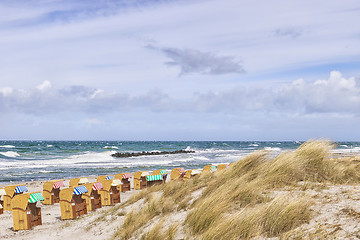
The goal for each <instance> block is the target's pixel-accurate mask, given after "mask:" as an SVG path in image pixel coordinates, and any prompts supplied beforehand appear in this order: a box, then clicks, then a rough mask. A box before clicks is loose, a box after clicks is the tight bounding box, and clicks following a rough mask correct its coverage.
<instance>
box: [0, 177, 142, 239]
mask: <svg viewBox="0 0 360 240" xmlns="http://www.w3.org/2000/svg"><path fill="white" fill-rule="evenodd" d="M88 179H89V181H90V182H95V181H96V178H94V177H88ZM43 183H44V182H43V181H33V182H26V183H23V184H25V185H26V187H27V188H28V190H29V192H37V191H40V192H42V185H43ZM64 183H65V187H68V186H69V180H66V181H64ZM9 185H10V184H9ZM5 186H6V185H0V188H3V187H5ZM137 191H139V190H133V189H132V190H131V191H128V192H125V193H120V198H121V202H125V201H127V200H128V199H129V197H130V196H131V195H133V194H134V193H135V192H137ZM37 206H38V207H40V208H41V216H42V225H40V226H36V227H34V228H33V229H31V230H21V231H13V228H12V227H13V217H12V212H10V211H4V214H0V239H24V240H27V239H29V240H30V239H39V240H42V239H44V240H45V239H72V238H74V237H76V238H77V239H93V238H94V236H95V235H97V236H98V238H97V239H111V235H112V234H113V231H112V230H111V229H110V230H109V231H108V232H106V231H105V232H104V231H103V230H100V228H99V229H97V230H95V231H87V230H86V229H85V228H86V226H88V225H89V223H90V222H91V221H93V220H94V219H96V218H97V217H98V216H99V215H101V214H102V213H103V212H104V211H107V210H109V209H110V208H111V206H104V207H102V208H100V209H97V210H96V211H92V212H88V214H87V215H85V216H81V217H80V218H78V219H75V220H61V213H60V203H55V204H54V205H44V204H42V203H41V202H38V203H37ZM106 225H107V227H110V228H111V224H108V223H107V224H106ZM117 226H118V222H116V223H115V224H114V229H116V227H117Z"/></svg>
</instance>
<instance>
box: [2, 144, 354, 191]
mask: <svg viewBox="0 0 360 240" xmlns="http://www.w3.org/2000/svg"><path fill="white" fill-rule="evenodd" d="M301 144H302V142H298V141H288V142H276V141H275V142H271V141H267V142H261V141H254V142H247V141H224V142H221V141H202V142H191V141H178V142H171V141H0V183H4V184H6V183H11V182H22V181H35V180H48V179H63V178H67V179H68V178H73V177H82V176H99V175H112V174H117V173H123V172H131V173H133V172H137V171H153V170H156V169H166V170H169V171H170V170H171V169H173V168H176V167H184V168H185V169H199V168H203V167H204V166H205V165H209V164H220V163H231V162H234V161H237V160H239V159H241V158H242V157H244V156H246V155H248V154H249V153H251V152H253V151H255V150H260V149H265V150H269V151H270V152H271V153H272V154H274V155H276V154H279V153H281V152H282V151H289V150H290V151H291V150H294V149H296V148H298V147H299V146H300V145H301ZM336 144H337V147H336V149H335V151H339V152H359V154H360V142H338V143H336ZM175 150H193V151H195V153H187V154H169V155H150V156H139V157H129V158H115V157H112V156H111V154H113V153H116V152H142V151H147V152H152V151H175Z"/></svg>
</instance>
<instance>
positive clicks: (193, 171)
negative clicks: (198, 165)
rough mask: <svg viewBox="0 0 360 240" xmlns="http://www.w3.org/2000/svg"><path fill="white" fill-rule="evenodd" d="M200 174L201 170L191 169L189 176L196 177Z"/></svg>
mask: <svg viewBox="0 0 360 240" xmlns="http://www.w3.org/2000/svg"><path fill="white" fill-rule="evenodd" d="M200 173H201V170H200V169H193V170H191V175H192V176H194V175H198V174H200Z"/></svg>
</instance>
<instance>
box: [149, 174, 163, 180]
mask: <svg viewBox="0 0 360 240" xmlns="http://www.w3.org/2000/svg"><path fill="white" fill-rule="evenodd" d="M158 180H161V181H162V180H163V175H162V174H158V175H149V176H146V181H148V182H151V181H158Z"/></svg>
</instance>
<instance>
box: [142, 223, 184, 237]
mask: <svg viewBox="0 0 360 240" xmlns="http://www.w3.org/2000/svg"><path fill="white" fill-rule="evenodd" d="M163 224H164V221H163V220H162V221H160V222H159V223H158V224H156V225H155V226H154V227H153V228H151V229H150V230H149V232H147V233H145V234H143V235H142V236H141V240H165V239H166V240H173V239H175V234H176V231H177V227H178V225H176V224H173V225H171V226H170V227H169V228H168V229H167V230H166V231H164V227H163Z"/></svg>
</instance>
